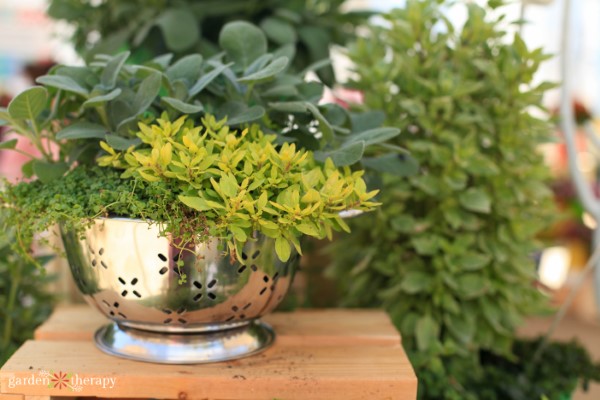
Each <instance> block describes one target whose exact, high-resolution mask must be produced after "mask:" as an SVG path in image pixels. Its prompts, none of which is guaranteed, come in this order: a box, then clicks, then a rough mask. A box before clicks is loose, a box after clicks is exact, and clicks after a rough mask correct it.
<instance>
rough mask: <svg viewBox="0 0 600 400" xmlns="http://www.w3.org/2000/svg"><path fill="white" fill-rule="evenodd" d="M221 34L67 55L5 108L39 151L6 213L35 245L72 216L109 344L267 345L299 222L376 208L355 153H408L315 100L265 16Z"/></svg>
mask: <svg viewBox="0 0 600 400" xmlns="http://www.w3.org/2000/svg"><path fill="white" fill-rule="evenodd" d="M219 43H220V45H221V46H222V49H223V53H222V54H219V55H217V56H215V57H213V58H210V59H207V60H205V59H203V57H201V56H200V55H189V56H186V57H183V58H181V59H179V60H178V61H176V62H174V63H171V62H170V56H168V55H166V56H161V57H158V58H156V59H153V60H152V61H150V62H148V63H146V64H142V65H130V64H127V63H126V60H127V58H128V53H121V54H118V55H116V56H112V57H111V56H103V55H102V56H98V57H96V59H95V60H94V61H93V62H91V63H90V64H88V65H86V66H84V67H69V66H57V67H55V68H53V70H52V71H51V72H50V74H49V75H46V76H43V77H40V78H39V79H38V80H37V82H38V83H40V84H42V85H43V86H38V87H34V88H31V89H29V90H27V91H25V92H23V93H21V94H20V95H18V96H17V97H16V98H15V99H14V100H13V101H12V102H11V103H10V104H9V106H8V108H7V109H0V119H2V120H4V121H6V122H7V123H8V124H9V125H10V126H11V127H12V129H13V130H14V131H16V132H17V133H19V134H21V135H23V136H25V137H27V138H29V139H30V140H31V141H32V142H33V143H34V144H35V146H36V147H37V149H38V150H39V152H40V154H41V157H39V158H34V157H32V160H31V162H29V163H28V164H26V165H25V167H24V172H25V174H26V175H27V176H30V177H36V178H37V179H34V180H32V181H27V182H22V183H20V184H17V185H9V186H7V188H6V190H4V192H3V193H2V198H3V200H4V203H5V204H6V205H7V211H8V215H9V216H8V220H7V224H13V225H15V226H16V232H17V243H18V244H19V246H20V247H21V248H22V249H25V251H26V250H27V249H28V248H29V246H30V245H31V242H32V240H33V237H34V235H35V234H36V233H37V232H40V231H43V230H45V229H48V228H49V227H51V226H52V225H54V224H58V225H59V226H60V230H61V234H62V237H63V241H64V243H65V251H66V254H67V257H68V259H69V262H70V265H71V270H72V272H73V275H74V278H75V281H76V282H77V284H78V287H79V288H80V290H81V291H82V293H83V294H84V295H85V298H86V300H87V301H88V302H90V303H91V304H93V305H95V306H96V307H97V308H98V309H99V310H100V311H101V312H103V313H104V314H105V315H107V316H108V317H109V318H111V319H112V320H113V321H115V323H113V324H111V325H108V326H106V327H103V328H102V329H101V330H100V331H98V332H97V334H96V342H97V344H98V346H99V347H100V348H102V349H103V350H105V351H107V352H109V353H113V354H118V355H121V356H124V357H129V358H134V359H139V360H146V361H156V362H171V363H186V362H203V361H215V360H223V359H228V358H235V357H239V356H242V355H248V354H252V353H254V352H256V351H259V350H261V349H263V348H264V347H265V346H267V345H268V344H269V343H271V342H272V340H273V333H272V331H271V330H270V328H268V327H267V326H266V325H264V324H261V323H260V322H258V321H257V318H258V317H259V316H261V315H263V314H264V313H266V312H268V311H270V310H272V309H273V308H274V307H275V306H276V305H277V304H278V303H279V302H280V301H281V299H282V298H283V295H284V294H285V292H286V290H287V288H288V287H289V284H290V281H291V279H292V277H293V273H294V268H295V264H296V263H297V259H298V257H297V255H298V254H300V253H301V240H300V238H301V237H302V236H313V237H319V238H323V237H331V235H332V232H333V231H336V230H340V229H342V230H346V229H347V225H346V223H345V222H344V221H343V219H342V218H341V216H340V212H341V211H344V210H364V211H368V210H370V209H372V208H373V207H375V206H376V205H377V203H375V202H374V201H372V198H373V196H375V194H376V191H368V190H367V187H366V185H365V182H364V181H363V179H362V175H363V173H364V172H363V171H362V169H361V168H360V167H359V165H358V163H359V162H360V160H361V158H362V155H363V153H364V152H365V149H368V150H367V151H369V152H370V151H374V152H380V151H387V152H390V151H392V152H397V151H401V149H399V148H397V147H394V146H391V147H389V148H388V147H386V145H385V143H384V142H385V141H386V140H388V139H390V138H392V137H394V136H396V135H397V134H398V133H399V131H398V130H397V129H392V128H378V127H375V126H373V123H372V122H371V121H368V120H365V119H364V118H361V116H360V115H359V114H350V113H348V112H346V111H344V110H343V109H341V108H340V107H338V106H335V105H328V104H319V100H320V98H321V96H322V92H323V85H322V84H320V83H317V82H305V81H304V79H303V77H304V73H302V74H300V73H290V72H286V68H287V66H288V63H289V59H288V58H287V57H285V56H280V57H275V56H274V55H272V54H269V53H267V41H266V37H265V36H264V34H263V33H262V31H261V30H260V29H259V28H257V27H256V26H253V25H252V24H249V23H247V22H232V23H229V24H227V25H226V26H225V27H224V28H223V30H222V31H221V33H220V37H219ZM14 144H15V141H9V142H5V143H3V144H2V146H3V147H4V148H11V147H13V146H14ZM390 149H391V150H390ZM351 165H355V167H354V170H353V169H351V167H350V166H351ZM166 333H169V335H168V336H165V334H166ZM182 333H185V334H182ZM190 333H193V334H190ZM132 344H134V345H132Z"/></svg>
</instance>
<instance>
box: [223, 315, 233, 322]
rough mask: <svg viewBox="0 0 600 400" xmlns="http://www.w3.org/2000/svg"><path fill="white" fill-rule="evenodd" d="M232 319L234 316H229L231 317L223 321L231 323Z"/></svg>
mask: <svg viewBox="0 0 600 400" xmlns="http://www.w3.org/2000/svg"><path fill="white" fill-rule="evenodd" d="M234 318H235V317H234V316H231V317H229V318H227V319H226V320H225V322H229V321H232V320H233V319H234Z"/></svg>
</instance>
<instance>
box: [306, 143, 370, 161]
mask: <svg viewBox="0 0 600 400" xmlns="http://www.w3.org/2000/svg"><path fill="white" fill-rule="evenodd" d="M364 151H365V142H362V141H361V142H356V143H350V144H346V145H344V146H343V147H340V148H339V149H337V150H335V151H331V152H327V153H324V152H320V151H317V152H315V159H317V160H319V161H325V160H326V159H327V158H331V160H332V161H333V163H334V164H335V165H336V166H337V167H344V166H346V165H352V164H354V163H356V162H358V161H360V159H361V158H362V155H363V153H364Z"/></svg>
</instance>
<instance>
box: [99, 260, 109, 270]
mask: <svg viewBox="0 0 600 400" xmlns="http://www.w3.org/2000/svg"><path fill="white" fill-rule="evenodd" d="M100 265H102V266H103V267H104V269H108V266H107V265H106V264H105V263H104V261H100Z"/></svg>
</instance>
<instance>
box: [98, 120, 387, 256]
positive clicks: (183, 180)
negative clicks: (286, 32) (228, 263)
mask: <svg viewBox="0 0 600 400" xmlns="http://www.w3.org/2000/svg"><path fill="white" fill-rule="evenodd" d="M139 128H140V130H139V132H137V136H138V137H139V138H140V139H141V141H142V145H141V146H139V147H133V146H132V147H130V148H129V149H128V150H126V151H117V150H115V149H114V148H112V147H111V146H110V145H109V144H107V143H106V142H101V146H102V148H103V149H104V150H105V151H106V152H107V153H108V154H107V155H104V156H102V157H100V158H99V159H98V164H99V165H100V166H104V167H112V168H117V169H122V170H124V172H123V173H122V175H121V177H122V178H134V179H135V178H138V179H142V180H144V181H147V182H161V181H162V182H164V183H167V184H169V185H170V187H175V188H176V191H177V193H178V199H179V200H180V201H181V203H182V205H185V206H187V207H190V208H191V209H193V210H195V211H198V212H199V213H200V215H201V216H202V220H203V222H204V224H205V228H206V229H205V230H201V231H200V232H202V234H206V233H208V234H209V235H210V236H213V237H218V238H223V239H225V240H226V241H227V246H228V248H229V251H230V252H231V254H236V255H237V256H238V257H240V256H241V253H242V252H241V248H242V246H243V244H244V243H245V242H246V241H247V240H248V238H250V237H252V235H253V232H255V231H258V232H261V233H263V234H264V235H266V236H267V237H270V238H273V239H275V250H276V253H277V255H278V257H279V259H281V260H282V261H287V260H288V259H289V257H290V254H291V250H292V246H294V247H295V249H296V251H298V253H302V251H301V247H300V241H299V237H300V236H301V235H302V234H304V235H308V236H312V237H316V238H321V239H322V238H325V237H328V238H331V237H332V233H333V231H334V230H345V231H348V232H349V228H348V226H347V225H346V223H345V222H344V221H343V220H342V218H341V217H340V215H339V212H340V211H342V210H347V209H358V210H370V209H372V208H373V207H375V206H377V205H378V203H375V202H373V201H371V199H372V198H373V197H374V196H375V195H376V194H377V191H370V192H368V191H367V187H366V185H365V182H364V181H363V179H362V175H363V171H356V172H353V171H351V170H350V168H349V167H344V168H336V167H335V166H334V164H333V162H332V161H331V160H330V159H327V160H326V162H325V163H324V164H317V163H316V162H315V160H314V158H313V154H312V152H310V151H307V150H303V149H296V146H295V144H293V143H291V144H290V143H284V144H283V145H282V146H280V147H277V146H276V145H275V143H274V142H275V139H276V136H275V135H266V134H264V133H263V132H262V131H261V130H260V128H259V126H258V125H251V126H250V127H249V128H246V129H243V130H241V131H239V130H235V129H232V128H230V127H229V126H228V125H226V120H221V121H217V120H216V119H215V117H214V116H212V115H206V116H205V117H204V118H202V124H201V125H198V126H196V125H195V124H194V122H193V121H192V120H189V119H187V117H186V116H183V117H180V118H179V119H177V120H176V121H169V119H168V116H167V114H166V113H165V114H163V116H162V118H159V119H157V120H156V121H155V122H153V123H151V124H144V123H140V124H139ZM189 240H194V238H189Z"/></svg>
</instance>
